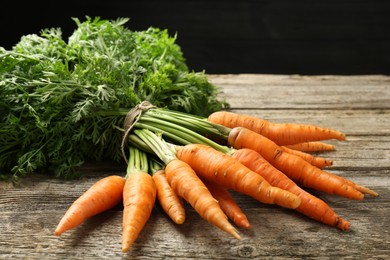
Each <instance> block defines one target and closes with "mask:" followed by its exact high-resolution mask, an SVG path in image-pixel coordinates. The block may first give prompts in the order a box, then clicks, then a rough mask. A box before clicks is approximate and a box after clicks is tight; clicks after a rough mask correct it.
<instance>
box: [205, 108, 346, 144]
mask: <svg viewBox="0 0 390 260" xmlns="http://www.w3.org/2000/svg"><path fill="white" fill-rule="evenodd" d="M207 119H208V120H209V121H210V122H213V123H216V124H220V125H224V126H226V127H230V128H234V127H237V126H241V127H245V128H247V129H250V130H252V131H254V132H256V133H259V134H261V135H263V136H265V137H267V138H269V139H271V140H272V141H274V142H275V143H276V144H278V145H290V144H296V143H301V142H308V141H320V140H326V139H337V140H341V141H343V140H345V139H346V136H345V134H344V133H342V132H339V131H336V130H334V129H330V128H322V127H319V126H314V125H306V124H278V123H272V122H269V121H267V120H263V119H260V118H258V117H254V116H249V115H243V114H238V113H233V112H228V111H217V112H214V113H212V114H210V115H209V117H208V118H207Z"/></svg>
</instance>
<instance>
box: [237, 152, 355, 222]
mask: <svg viewBox="0 0 390 260" xmlns="http://www.w3.org/2000/svg"><path fill="white" fill-rule="evenodd" d="M232 157H233V158H234V159H236V160H238V161H239V162H241V163H242V164H244V165H245V166H247V167H248V168H249V169H251V170H253V171H254V172H257V173H258V174H260V175H261V176H262V177H263V178H264V179H266V180H267V181H268V182H269V183H270V184H271V185H273V186H277V187H279V188H281V189H285V190H288V191H290V192H292V193H294V194H296V195H297V196H299V198H300V199H301V204H300V205H299V207H298V208H297V209H296V210H297V211H298V212H301V213H303V214H304V215H306V216H308V217H309V218H312V219H314V220H316V221H319V222H321V223H324V224H327V225H330V226H333V227H336V228H338V229H341V230H348V229H349V228H350V223H349V222H348V221H346V220H344V219H343V218H342V217H340V216H339V215H337V214H336V213H335V212H334V211H333V209H332V208H330V207H329V205H328V204H326V203H325V202H324V201H323V200H321V199H319V198H317V197H315V196H313V195H312V194H310V193H308V192H306V191H305V190H303V189H302V188H301V187H299V186H298V185H297V184H296V183H295V182H293V181H292V180H291V179H290V178H289V177H287V176H286V175H285V174H284V173H283V172H281V171H279V170H278V169H276V168H275V167H273V166H272V165H271V164H270V163H269V162H268V161H266V160H265V159H264V158H263V157H262V156H261V155H260V154H259V153H258V152H256V151H254V150H252V149H247V148H242V149H238V150H236V151H235V152H234V153H233V154H232Z"/></svg>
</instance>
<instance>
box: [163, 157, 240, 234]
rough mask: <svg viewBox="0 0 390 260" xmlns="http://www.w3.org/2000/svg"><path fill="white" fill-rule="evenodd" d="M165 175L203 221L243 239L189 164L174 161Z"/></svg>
mask: <svg viewBox="0 0 390 260" xmlns="http://www.w3.org/2000/svg"><path fill="white" fill-rule="evenodd" d="M165 174H166V176H167V179H168V182H169V184H170V185H171V187H172V189H173V190H174V191H175V192H176V193H177V194H178V195H179V196H181V197H182V198H184V199H185V200H186V201H187V202H188V203H190V204H191V206H192V207H193V208H194V209H195V211H196V212H198V214H199V215H200V216H201V217H202V218H203V219H205V220H206V221H207V222H209V223H210V224H212V225H214V226H216V227H218V228H220V229H221V230H223V231H225V232H227V233H228V234H230V235H232V236H233V237H235V238H236V239H241V237H240V235H239V234H238V232H237V230H236V229H235V228H234V227H233V226H232V225H231V224H230V222H229V221H228V217H227V216H226V215H225V213H224V212H223V211H222V209H221V208H220V206H219V204H218V202H217V201H216V200H215V199H214V197H213V196H212V195H211V193H210V191H209V190H208V189H207V187H206V185H205V184H204V183H203V182H202V181H201V180H200V178H199V177H198V176H197V174H196V173H195V171H194V170H193V169H192V168H191V167H190V166H189V165H188V164H187V163H185V162H183V161H181V160H178V159H173V160H172V161H170V162H169V163H168V164H167V165H166V167H165Z"/></svg>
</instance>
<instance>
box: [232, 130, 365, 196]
mask: <svg viewBox="0 0 390 260" xmlns="http://www.w3.org/2000/svg"><path fill="white" fill-rule="evenodd" d="M228 143H229V145H230V146H232V147H234V148H236V149H241V148H249V149H252V150H255V151H257V152H258V153H259V154H261V156H263V157H264V159H266V160H267V161H268V162H269V163H271V164H272V165H273V166H274V167H275V168H277V169H279V170H280V171H282V172H283V173H284V174H286V175H287V176H288V177H289V178H290V179H292V180H293V181H294V182H295V183H297V184H298V185H302V186H304V187H309V188H313V189H316V190H320V191H323V192H326V193H328V194H337V195H339V196H342V197H346V198H349V199H355V200H362V199H363V198H364V194H363V193H361V192H360V191H358V190H356V189H355V187H354V186H351V185H350V182H349V181H347V180H345V179H344V178H341V177H339V176H337V175H334V174H331V173H329V172H326V171H323V170H321V169H319V168H317V167H315V166H313V165H311V164H310V163H308V162H307V161H305V160H304V159H302V158H301V157H298V156H296V155H293V154H288V153H286V152H283V150H282V149H281V148H280V146H278V145H277V144H275V143H274V142H273V141H272V140H270V139H268V138H266V137H264V136H262V135H260V134H258V133H256V132H254V131H252V130H250V129H247V128H244V127H235V128H233V129H232V130H231V131H230V134H229V137H228Z"/></svg>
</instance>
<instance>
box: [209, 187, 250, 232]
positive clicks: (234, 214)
mask: <svg viewBox="0 0 390 260" xmlns="http://www.w3.org/2000/svg"><path fill="white" fill-rule="evenodd" d="M203 182H204V184H205V185H206V187H207V188H208V189H209V191H210V192H211V194H212V195H213V197H214V198H215V199H216V200H217V201H218V203H219V205H220V206H221V209H222V210H223V212H225V214H226V215H227V216H228V217H229V218H230V219H231V220H232V221H233V222H234V223H235V224H236V225H237V226H239V227H242V228H245V229H249V228H250V227H251V225H250V223H249V221H248V218H247V217H246V215H245V214H244V212H242V210H241V208H240V207H239V206H238V205H237V203H236V201H235V200H234V199H233V197H232V195H231V194H230V193H229V191H228V190H227V189H226V188H224V187H222V186H220V185H218V184H216V183H212V182H209V181H203Z"/></svg>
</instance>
